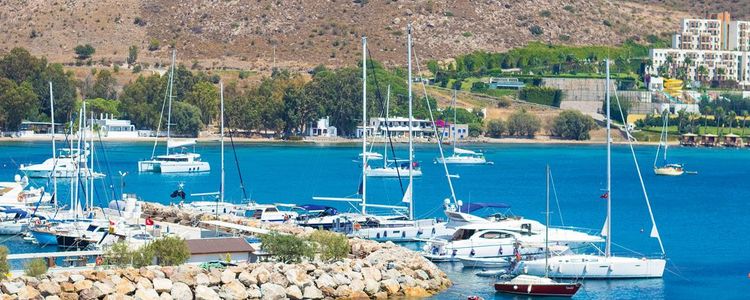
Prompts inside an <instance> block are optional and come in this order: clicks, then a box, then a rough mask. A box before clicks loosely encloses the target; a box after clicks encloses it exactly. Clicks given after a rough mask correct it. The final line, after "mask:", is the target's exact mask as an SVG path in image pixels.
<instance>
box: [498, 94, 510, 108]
mask: <svg viewBox="0 0 750 300" xmlns="http://www.w3.org/2000/svg"><path fill="white" fill-rule="evenodd" d="M511 104H513V99H511V98H510V97H508V96H502V97H500V99H498V100H497V107H498V108H505V107H510V105H511Z"/></svg>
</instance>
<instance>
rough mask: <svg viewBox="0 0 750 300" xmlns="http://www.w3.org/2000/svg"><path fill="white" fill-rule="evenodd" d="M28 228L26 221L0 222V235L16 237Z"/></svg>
mask: <svg viewBox="0 0 750 300" xmlns="http://www.w3.org/2000/svg"><path fill="white" fill-rule="evenodd" d="M28 228H29V222H28V220H21V221H3V222H0V235H17V234H21V233H23V232H25V231H26V230H27V229H28Z"/></svg>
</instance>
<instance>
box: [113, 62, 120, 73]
mask: <svg viewBox="0 0 750 300" xmlns="http://www.w3.org/2000/svg"><path fill="white" fill-rule="evenodd" d="M112 72H114V73H120V65H118V64H114V65H112Z"/></svg>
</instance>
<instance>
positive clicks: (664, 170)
mask: <svg viewBox="0 0 750 300" xmlns="http://www.w3.org/2000/svg"><path fill="white" fill-rule="evenodd" d="M668 127H669V112H668V111H665V112H664V114H663V117H662V129H661V136H660V137H659V146H657V147H656V157H655V158H654V173H656V175H664V176H680V175H682V174H683V173H685V170H684V169H683V167H682V164H675V163H668V162H667V149H668V148H669V141H668V140H667V137H668V133H667V129H668ZM661 147H664V165H662V166H661V167H659V166H657V165H656V164H657V162H658V161H659V149H660V148H661Z"/></svg>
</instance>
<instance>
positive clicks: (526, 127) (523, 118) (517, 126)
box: [507, 109, 542, 138]
mask: <svg viewBox="0 0 750 300" xmlns="http://www.w3.org/2000/svg"><path fill="white" fill-rule="evenodd" d="M507 124H508V135H512V136H525V137H530V138H531V137H534V135H535V134H536V133H537V131H539V129H541V127H542V121H541V120H540V119H539V117H537V116H535V115H533V114H531V113H529V112H527V111H526V110H523V109H522V110H517V111H515V112H513V113H512V114H511V115H510V116H509V117H508V121H507Z"/></svg>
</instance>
